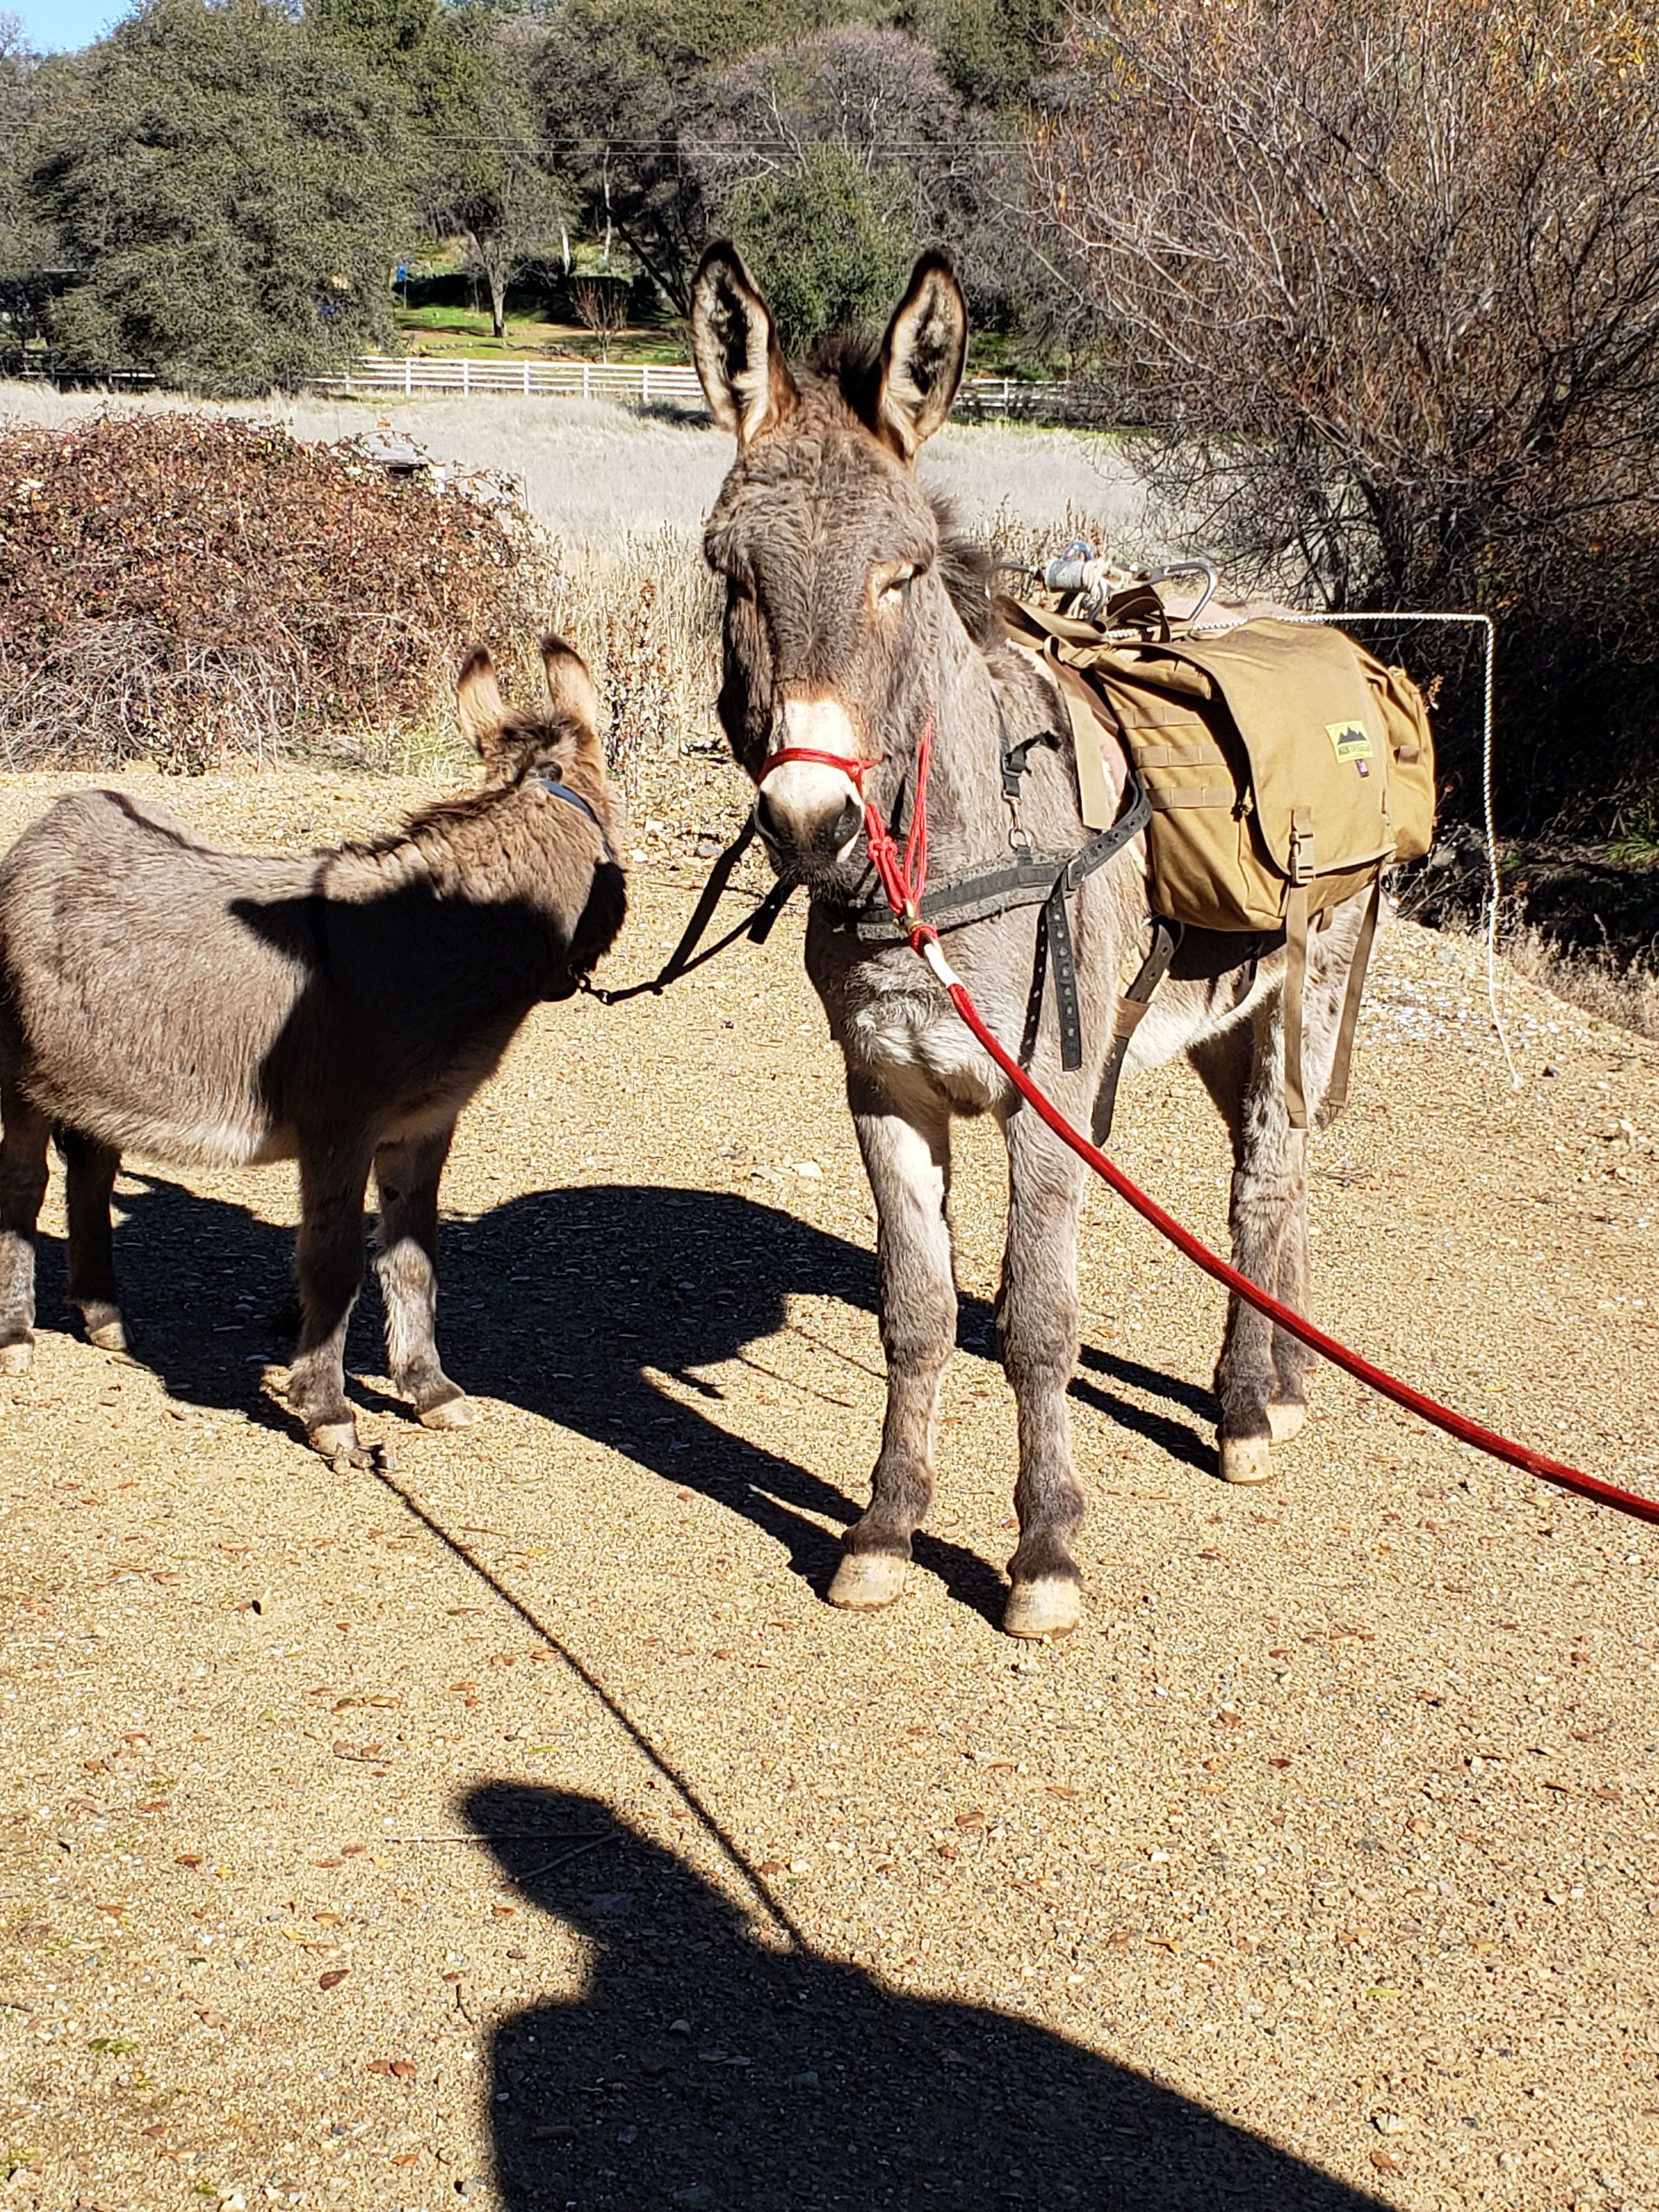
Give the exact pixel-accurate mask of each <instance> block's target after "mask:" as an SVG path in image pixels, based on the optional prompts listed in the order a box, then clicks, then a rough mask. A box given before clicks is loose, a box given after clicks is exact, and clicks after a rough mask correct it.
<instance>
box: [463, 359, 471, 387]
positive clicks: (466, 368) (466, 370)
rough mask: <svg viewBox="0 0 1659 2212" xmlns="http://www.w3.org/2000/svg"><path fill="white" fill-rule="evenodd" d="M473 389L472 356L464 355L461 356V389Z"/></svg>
mask: <svg viewBox="0 0 1659 2212" xmlns="http://www.w3.org/2000/svg"><path fill="white" fill-rule="evenodd" d="M471 389H472V362H471V358H470V356H466V355H463V356H462V358H461V390H462V392H471Z"/></svg>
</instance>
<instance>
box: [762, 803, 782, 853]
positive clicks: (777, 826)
mask: <svg viewBox="0 0 1659 2212" xmlns="http://www.w3.org/2000/svg"><path fill="white" fill-rule="evenodd" d="M755 827H756V829H758V830H759V831H760V833H761V836H763V837H764V838H765V840H766V842H767V843H768V844H769V845H781V844H782V842H783V824H782V823H781V821H780V820H779V819H778V813H777V809H776V808H775V806H774V805H773V804H772V802H771V800H770V799H769V798H768V797H767V795H766V793H764V792H763V791H761V792H757V793H756V795H755Z"/></svg>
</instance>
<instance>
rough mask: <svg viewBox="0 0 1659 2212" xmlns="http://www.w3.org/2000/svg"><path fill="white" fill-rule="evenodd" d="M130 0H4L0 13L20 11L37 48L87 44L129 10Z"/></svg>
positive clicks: (48, 50)
mask: <svg viewBox="0 0 1659 2212" xmlns="http://www.w3.org/2000/svg"><path fill="white" fill-rule="evenodd" d="M128 7H129V0H4V5H3V6H0V14H6V15H21V17H22V19H23V28H24V31H25V32H26V33H27V37H28V42H29V44H30V45H31V46H33V47H34V48H35V50H36V51H37V52H40V53H43V54H49V53H56V52H59V51H60V50H61V49H63V48H64V47H67V46H88V45H90V43H91V42H92V40H94V39H95V38H98V37H100V35H101V34H102V33H104V32H105V31H106V30H107V29H108V27H109V26H110V25H111V24H112V23H113V22H116V21H118V20H119V18H120V17H121V16H123V15H126V14H127V13H128Z"/></svg>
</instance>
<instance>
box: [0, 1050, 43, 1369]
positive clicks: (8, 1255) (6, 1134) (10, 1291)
mask: <svg viewBox="0 0 1659 2212" xmlns="http://www.w3.org/2000/svg"><path fill="white" fill-rule="evenodd" d="M0 1114H3V1116H4V1125H5V1126H4V1131H3V1133H0V1375H26V1374H27V1372H28V1370H29V1367H30V1364H31V1363H32V1362H33V1358H34V1225H35V1223H36V1221H37V1220H38V1219H39V1218H40V1201H41V1200H42V1199H43V1198H44V1197H45V1196H46V1145H47V1141H48V1139H50V1137H51V1134H52V1125H51V1123H50V1122H49V1121H47V1119H46V1115H44V1114H42V1113H41V1112H40V1110H39V1109H37V1108H36V1107H34V1106H32V1105H31V1104H30V1103H29V1102H28V1100H27V1098H25V1097H24V1096H23V1094H22V1093H21V1091H19V1090H18V1089H17V1087H16V1085H15V1084H14V1083H7V1084H6V1085H5V1087H4V1090H3V1092H0Z"/></svg>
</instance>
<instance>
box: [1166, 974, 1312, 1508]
mask: <svg viewBox="0 0 1659 2212" xmlns="http://www.w3.org/2000/svg"><path fill="white" fill-rule="evenodd" d="M1189 1057H1190V1058H1191V1060H1192V1062H1193V1065H1194V1067H1195V1068H1196V1069H1197V1070H1198V1073H1199V1074H1200V1076H1201V1077H1202V1078H1203V1080H1204V1083H1205V1086H1206V1089H1207V1090H1208V1091H1209V1093H1210V1095H1211V1097H1212V1098H1213V1099H1214V1100H1215V1102H1216V1104H1217V1105H1218V1107H1219V1109H1221V1113H1222V1115H1223V1118H1224V1119H1225V1121H1226V1123H1227V1129H1228V1133H1229V1135H1230V1136H1231V1139H1232V1147H1233V1179H1232V1196H1231V1205H1230V1206H1229V1209H1228V1221H1229V1225H1230V1227H1231V1231H1232V1260H1233V1265H1234V1267H1237V1269H1238V1271H1239V1273H1241V1274H1243V1275H1248V1276H1249V1279H1250V1280H1251V1281H1252V1282H1253V1283H1259V1284H1260V1285H1261V1287H1262V1289H1263V1290H1265V1291H1269V1292H1270V1293H1271V1294H1272V1295H1273V1297H1279V1298H1283V1299H1285V1302H1286V1303H1287V1304H1293V1305H1295V1306H1296V1307H1297V1310H1298V1311H1299V1310H1301V1307H1302V1304H1303V1302H1304V1298H1305V1297H1306V1294H1307V1242H1306V1239H1307V1143H1308V1139H1307V1133H1306V1132H1305V1131H1304V1130H1299V1129H1292V1128H1291V1125H1290V1121H1289V1117H1288V1116H1287V1115H1286V1113H1285V1085H1284V1059H1283V1046H1282V1043H1281V1041H1280V1029H1279V1001H1278V1000H1277V998H1276V997H1275V998H1274V999H1273V1000H1269V1001H1268V1002H1267V1004H1266V1005H1265V1006H1261V1008H1259V1009H1257V1011H1256V1012H1255V1017H1254V1018H1253V1019H1252V1020H1249V1021H1241V1022H1237V1023H1235V1024H1232V1025H1231V1027H1229V1028H1228V1029H1226V1030H1224V1031H1223V1032H1222V1033H1221V1035H1220V1036H1214V1037H1208V1038H1206V1039H1205V1040H1203V1042H1200V1043H1199V1044H1197V1045H1195V1046H1194V1047H1193V1048H1192V1049H1191V1052H1190V1054H1189ZM1281 1339H1283V1342H1284V1344H1285V1346H1287V1347H1294V1351H1295V1352H1297V1353H1299V1352H1301V1346H1299V1345H1297V1344H1296V1340H1295V1339H1294V1338H1284V1336H1283V1332H1282V1331H1281V1330H1279V1329H1277V1328H1275V1327H1274V1326H1273V1322H1271V1321H1269V1320H1268V1319H1267V1317H1266V1316H1264V1315H1262V1314H1259V1313H1258V1312H1257V1311H1256V1310H1255V1307H1254V1306H1249V1305H1246V1304H1244V1302H1243V1299H1241V1298H1238V1297H1231V1298H1230V1299H1229V1300H1228V1302H1227V1322H1226V1329H1225V1334H1224V1336H1223V1338H1222V1345H1221V1357H1220V1358H1219V1359H1218V1361H1217V1363H1216V1370H1215V1394H1216V1396H1217V1398H1218V1401H1220V1409H1221V1419H1220V1421H1219V1423H1218V1429H1217V1443H1218V1447H1219V1455H1220V1468H1221V1474H1222V1478H1223V1480H1225V1481H1227V1482H1237V1483H1257V1482H1266V1481H1267V1480H1268V1479H1269V1477H1270V1476H1271V1475H1272V1474H1273V1442H1274V1440H1275V1439H1276V1438H1278V1437H1290V1436H1293V1435H1294V1434H1295V1433H1296V1431H1297V1429H1299V1428H1300V1427H1301V1425H1302V1419H1303V1413H1304V1404H1303V1380H1302V1377H1303V1365H1302V1363H1301V1361H1300V1360H1299V1359H1298V1358H1293V1357H1291V1356H1288V1354H1287V1356H1285V1357H1284V1358H1283V1359H1282V1361H1281V1357H1280V1340H1281Z"/></svg>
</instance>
